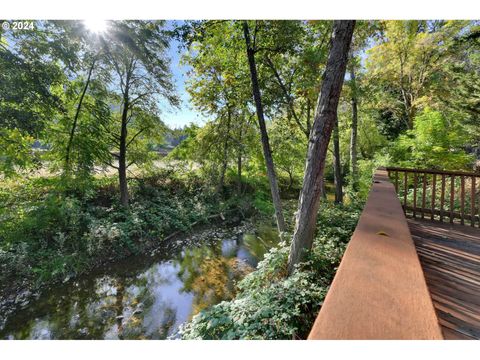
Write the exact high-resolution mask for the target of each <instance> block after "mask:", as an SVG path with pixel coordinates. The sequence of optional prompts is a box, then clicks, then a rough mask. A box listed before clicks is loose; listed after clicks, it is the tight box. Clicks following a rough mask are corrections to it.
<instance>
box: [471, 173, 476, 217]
mask: <svg viewBox="0 0 480 360" xmlns="http://www.w3.org/2000/svg"><path fill="white" fill-rule="evenodd" d="M471 181H472V184H471V186H470V226H475V185H476V184H475V183H476V178H475V176H472V180H471Z"/></svg>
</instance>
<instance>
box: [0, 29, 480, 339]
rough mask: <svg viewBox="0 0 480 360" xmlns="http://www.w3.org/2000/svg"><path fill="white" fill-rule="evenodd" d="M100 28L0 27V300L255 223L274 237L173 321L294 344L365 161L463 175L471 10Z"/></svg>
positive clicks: (471, 85)
mask: <svg viewBox="0 0 480 360" xmlns="http://www.w3.org/2000/svg"><path fill="white" fill-rule="evenodd" d="M103 25H104V26H102V30H99V29H98V28H96V29H93V28H91V27H89V26H88V23H87V22H83V21H36V22H35V26H34V27H33V29H30V30H28V31H22V30H17V31H14V30H13V29H10V30H4V29H1V30H0V284H1V285H0V295H1V296H0V297H1V298H2V299H3V303H1V304H4V303H5V301H6V302H8V303H9V304H13V305H15V306H16V305H18V304H22V303H24V300H25V299H27V298H28V297H29V295H31V293H32V292H33V291H37V290H42V289H44V288H46V286H47V285H51V284H53V283H58V282H67V281H68V280H69V279H72V278H75V277H78V276H79V275H81V274H85V273H88V272H89V271H90V270H92V269H93V268H95V267H98V266H100V265H101V264H104V263H107V262H113V261H116V260H119V259H123V258H128V257H129V256H131V255H135V254H142V253H145V252H148V251H151V250H155V251H156V252H158V251H162V249H167V248H168V247H169V246H171V244H172V241H173V240H172V239H174V238H175V235H176V234H179V233H180V232H188V231H191V230H192V229H194V227H195V226H196V225H199V224H204V225H205V224H206V225H208V224H213V223H214V222H217V221H220V222H229V221H230V222H235V221H238V219H241V218H246V217H251V216H255V217H260V218H262V219H266V220H267V221H269V222H271V223H272V224H275V225H276V229H277V232H278V233H279V235H280V236H281V238H282V242H281V244H280V245H279V246H278V247H275V248H273V249H271V250H270V252H268V253H267V255H266V256H265V258H264V260H263V261H261V262H260V263H259V265H258V268H257V269H256V270H255V271H254V272H252V273H250V274H249V275H247V276H246V277H245V278H244V279H243V280H241V281H240V282H239V283H238V284H237V287H238V291H237V292H236V293H237V296H236V298H234V299H232V300H230V301H224V302H221V303H219V304H217V305H214V306H212V307H210V308H207V309H204V310H202V311H201V312H200V313H199V314H198V315H196V316H195V317H193V319H192V321H191V322H190V323H188V324H185V325H183V326H182V327H181V329H180V333H179V334H180V335H181V336H182V337H183V338H186V339H190V338H195V339H197V338H202V339H240V338H242V339H247V338H248V339H258V338H263V339H266V338H271V339H292V338H295V339H296V338H305V337H306V335H307V334H308V330H309V328H310V327H311V325H312V322H313V320H314V318H315V316H316V314H317V312H318V309H319V307H320V305H321V302H322V301H323V298H324V296H325V294H326V291H327V290H328V286H329V284H330V283H331V281H332V279H333V276H334V274H335V270H336V268H337V266H338V264H339V262H340V260H341V257H342V254H343V251H344V250H345V247H346V244H347V243H348V240H349V239H350V236H351V234H352V232H353V230H354V228H355V225H356V222H357V220H358V217H359V214H360V212H361V208H362V206H363V203H364V201H365V200H366V198H367V196H368V192H369V190H370V186H371V179H372V174H373V172H374V171H375V169H376V168H378V167H380V166H402V167H416V168H431V169H439V170H465V171H479V158H480V126H479V124H480V118H479V117H480V110H479V109H480V56H479V51H480V24H479V23H478V21H441V20H437V21H357V22H355V21H260V20H258V21H253V20H251V21H233V20H232V21H186V22H180V21H177V22H170V21H109V22H105V23H104V24H103ZM172 58H175V59H177V58H179V60H178V61H177V60H175V61H174V62H172ZM179 72H182V74H181V75H179ZM182 75H183V76H184V78H185V80H183V79H182ZM185 99H188V102H189V104H185V103H182V100H185ZM186 106H191V107H192V109H193V110H194V111H195V112H196V113H198V114H199V116H201V119H202V120H201V121H199V122H197V123H196V124H194V123H191V124H187V125H185V124H183V125H182V126H180V125H179V126H177V127H175V128H171V127H169V126H167V125H166V124H167V121H166V120H167V119H168V117H169V116H171V114H172V113H174V112H178V111H185V108H186ZM473 190H474V191H477V192H478V191H479V190H480V186H478V187H477V188H476V190H475V189H473ZM467 191H470V189H467ZM5 299H6V300H5ZM0 323H1V321H0Z"/></svg>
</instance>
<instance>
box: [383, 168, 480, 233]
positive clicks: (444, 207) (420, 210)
mask: <svg viewBox="0 0 480 360" xmlns="http://www.w3.org/2000/svg"><path fill="white" fill-rule="evenodd" d="M386 170H387V171H388V174H389V176H390V177H391V179H392V180H394V181H393V185H394V187H395V192H396V193H397V195H398V197H399V199H400V200H401V202H402V201H403V203H402V207H403V211H404V213H405V214H407V213H408V214H410V215H411V216H412V217H413V218H421V219H425V218H428V213H430V217H429V218H430V220H436V219H437V220H439V221H440V222H445V221H447V220H444V219H445V218H446V217H448V218H449V222H450V223H451V224H453V223H455V219H458V220H457V221H458V222H459V223H460V224H462V225H467V223H468V220H469V219H470V226H472V227H476V226H477V225H478V227H480V197H479V196H478V194H477V191H478V188H479V185H478V184H477V179H480V173H473V172H465V171H447V170H435V169H432V170H423V169H407V168H399V167H390V168H386ZM399 173H403V181H402V180H401V179H400V175H399ZM410 173H411V174H412V175H413V179H410V180H409V174H410ZM437 179H438V180H437ZM457 179H458V181H457ZM409 181H410V182H411V183H410V184H409ZM438 181H440V182H441V183H440V184H438V185H437V182H438ZM400 183H403V184H400ZM410 185H412V186H411V187H412V188H413V189H412V190H413V191H412V197H411V204H409V203H408V198H409V194H408V191H409V187H410ZM437 187H439V188H440V194H439V199H438V200H437ZM447 187H448V190H447ZM402 191H403V192H402ZM447 191H449V193H447ZM420 192H421V197H420V194H419V193H420ZM428 193H430V194H428ZM428 196H431V197H430V198H428ZM447 197H448V198H447ZM402 198H403V199H402ZM468 201H470V203H469V202H468ZM437 216H438V217H437Z"/></svg>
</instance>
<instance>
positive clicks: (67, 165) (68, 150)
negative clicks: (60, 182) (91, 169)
mask: <svg viewBox="0 0 480 360" xmlns="http://www.w3.org/2000/svg"><path fill="white" fill-rule="evenodd" d="M95 61H96V60H95V59H93V61H92V65H90V69H89V70H88V76H87V81H86V82H85V85H84V87H83V90H82V93H81V94H80V99H79V100H78V105H77V110H76V111H75V117H74V118H73V124H72V129H71V130H70V136H69V138H68V142H67V148H66V150H65V172H66V173H69V172H70V153H71V151H72V144H73V138H74V136H75V131H76V130H77V123H78V117H79V116H80V110H81V109H82V104H83V99H84V98H85V94H86V93H87V89H88V86H89V85H90V79H91V77H92V72H93V68H94V67H95Z"/></svg>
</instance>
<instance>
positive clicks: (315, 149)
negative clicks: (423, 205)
mask: <svg viewBox="0 0 480 360" xmlns="http://www.w3.org/2000/svg"><path fill="white" fill-rule="evenodd" d="M354 27H355V21H354V20H335V21H334V23H333V32H332V38H331V47H330V52H329V54H328V60H327V66H326V68H325V72H324V74H323V82H322V87H321V91H320V96H319V99H318V103H317V109H316V112H315V118H314V122H313V126H312V131H311V134H310V141H309V144H308V153H307V162H306V165H305V175H304V178H303V187H302V192H301V194H300V201H299V204H298V211H297V215H296V221H295V230H294V233H293V239H292V244H291V248H290V254H289V257H288V273H289V274H292V273H293V270H294V269H295V265H296V264H298V263H299V262H301V261H302V260H303V257H304V255H305V251H306V250H309V249H311V248H312V243H313V237H314V235H315V225H316V221H317V212H318V207H319V202H320V189H321V185H322V179H323V172H324V169H325V158H326V155H327V149H328V143H329V141H330V136H331V134H332V130H333V127H334V125H335V119H336V116H337V107H338V101H339V97H340V92H341V90H342V84H343V80H344V77H345V70H346V66H347V61H348V49H349V47H350V43H351V41H352V34H353V28H354Z"/></svg>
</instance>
